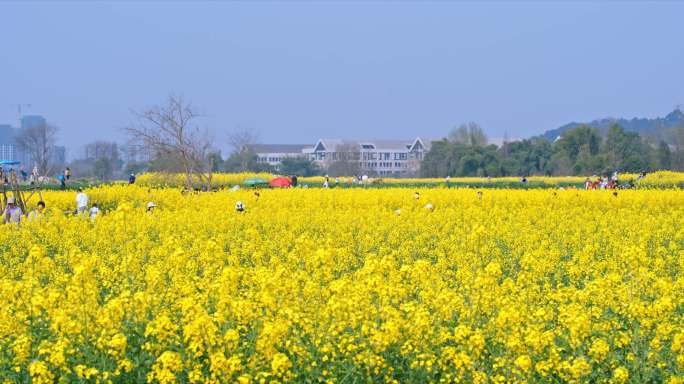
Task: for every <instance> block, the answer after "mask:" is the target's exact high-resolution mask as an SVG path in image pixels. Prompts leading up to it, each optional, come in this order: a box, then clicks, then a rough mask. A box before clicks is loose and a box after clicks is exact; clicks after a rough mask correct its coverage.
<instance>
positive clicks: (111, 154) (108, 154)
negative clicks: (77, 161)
mask: <svg viewBox="0 0 684 384" xmlns="http://www.w3.org/2000/svg"><path fill="white" fill-rule="evenodd" d="M85 158H86V160H88V161H90V162H92V164H93V173H94V174H95V176H97V177H98V178H100V180H103V181H108V180H109V179H111V178H112V176H113V174H114V172H116V171H118V170H119V166H120V164H119V161H120V153H119V146H118V145H117V144H116V143H115V142H110V141H99V140H98V141H93V142H91V143H89V144H87V145H86V146H85Z"/></svg>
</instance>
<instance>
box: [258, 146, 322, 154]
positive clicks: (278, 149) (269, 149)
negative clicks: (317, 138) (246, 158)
mask: <svg viewBox="0 0 684 384" xmlns="http://www.w3.org/2000/svg"><path fill="white" fill-rule="evenodd" d="M246 147H247V149H249V150H251V151H253V152H255V153H303V152H302V151H303V150H304V149H305V148H307V147H311V144H249V145H247V146H246Z"/></svg>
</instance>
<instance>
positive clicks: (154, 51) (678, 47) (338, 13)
mask: <svg viewBox="0 0 684 384" xmlns="http://www.w3.org/2000/svg"><path fill="white" fill-rule="evenodd" d="M682 14H684V4H682V3H675V2H654V3H645V2H644V3H638V2H628V3H620V2H609V3H607V4H606V3H600V2H581V3H551V4H544V3H540V2H526V3H495V2H484V3H460V2H453V3H449V2H433V3H417V2H416V3H412V2H397V3H392V2H336V3H333V2H321V3H313V2H302V3H295V2H287V3H276V2H258V3H247V2H235V3H227V2H226V3H223V2H201V3H183V2H148V3H134V2H123V3H113V2H112V3H106V2H98V3H93V4H91V3H81V2H72V3H59V2H50V3H41V2H25V3H22V2H2V3H0V17H2V21H1V22H0V41H1V42H2V44H0V124H2V123H10V124H13V125H16V122H17V119H18V116H17V104H24V103H30V104H31V105H32V106H31V108H30V109H26V108H25V111H24V112H25V113H26V114H40V115H43V116H45V117H46V118H47V119H48V121H50V122H52V123H55V124H56V125H58V126H59V127H60V129H61V133H60V140H59V141H60V143H61V144H64V145H66V146H67V148H68V149H69V150H70V152H71V153H72V154H73V152H74V151H80V148H81V147H82V146H83V145H84V144H85V143H87V142H89V141H92V140H95V139H108V140H115V141H119V142H122V141H123V140H124V134H123V132H122V131H121V128H122V127H124V126H125V125H126V124H127V123H128V122H129V121H130V120H131V116H130V110H131V109H142V108H144V107H146V106H149V105H152V104H155V103H159V102H161V101H163V100H164V99H165V98H166V96H167V95H168V93H169V92H175V93H176V94H180V95H183V96H184V97H185V98H187V99H188V100H191V101H192V102H193V104H195V105H196V106H197V107H199V109H200V110H201V111H202V112H203V113H204V114H205V115H206V117H205V118H204V119H203V121H202V124H203V125H204V126H206V127H207V128H210V129H211V130H213V131H214V133H215V135H216V137H217V145H218V146H219V148H222V149H225V148H226V146H227V145H226V143H225V137H226V134H227V133H228V132H229V131H231V130H236V129H245V128H247V129H254V130H257V131H258V132H259V133H260V136H261V140H262V141H263V142H272V143H313V142H314V141H315V140H316V139H318V138H321V137H343V138H413V137H415V136H417V135H420V136H421V137H424V138H439V137H443V136H445V135H446V134H447V133H448V131H449V130H450V129H451V128H452V127H453V126H455V125H458V124H460V123H463V122H467V121H476V122H478V123H480V124H481V125H482V127H483V128H484V129H485V131H486V132H487V133H488V135H489V136H490V137H501V136H503V135H504V134H507V135H508V136H510V137H528V136H531V135H537V134H541V133H542V132H543V131H545V130H547V129H553V128H557V127H558V126H560V125H562V124H565V123H568V122H570V121H589V120H592V119H595V118H600V117H609V116H613V117H626V118H631V117H655V116H664V115H665V114H667V113H668V112H669V111H671V110H672V109H673V108H674V106H675V105H677V104H679V103H684V73H683V72H682V64H683V63H684V40H682V34H681V15H682Z"/></svg>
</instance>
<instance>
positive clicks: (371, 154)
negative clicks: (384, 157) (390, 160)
mask: <svg viewBox="0 0 684 384" xmlns="http://www.w3.org/2000/svg"><path fill="white" fill-rule="evenodd" d="M368 155H369V157H368V159H369V160H377V159H378V154H377V153H375V152H371V153H369V154H368Z"/></svg>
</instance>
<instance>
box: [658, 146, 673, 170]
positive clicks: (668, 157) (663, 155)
mask: <svg viewBox="0 0 684 384" xmlns="http://www.w3.org/2000/svg"><path fill="white" fill-rule="evenodd" d="M656 163H657V166H658V168H659V169H671V168H672V151H671V150H670V146H669V145H667V143H666V142H664V141H663V140H661V141H660V143H659V144H658V149H657V150H656Z"/></svg>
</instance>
